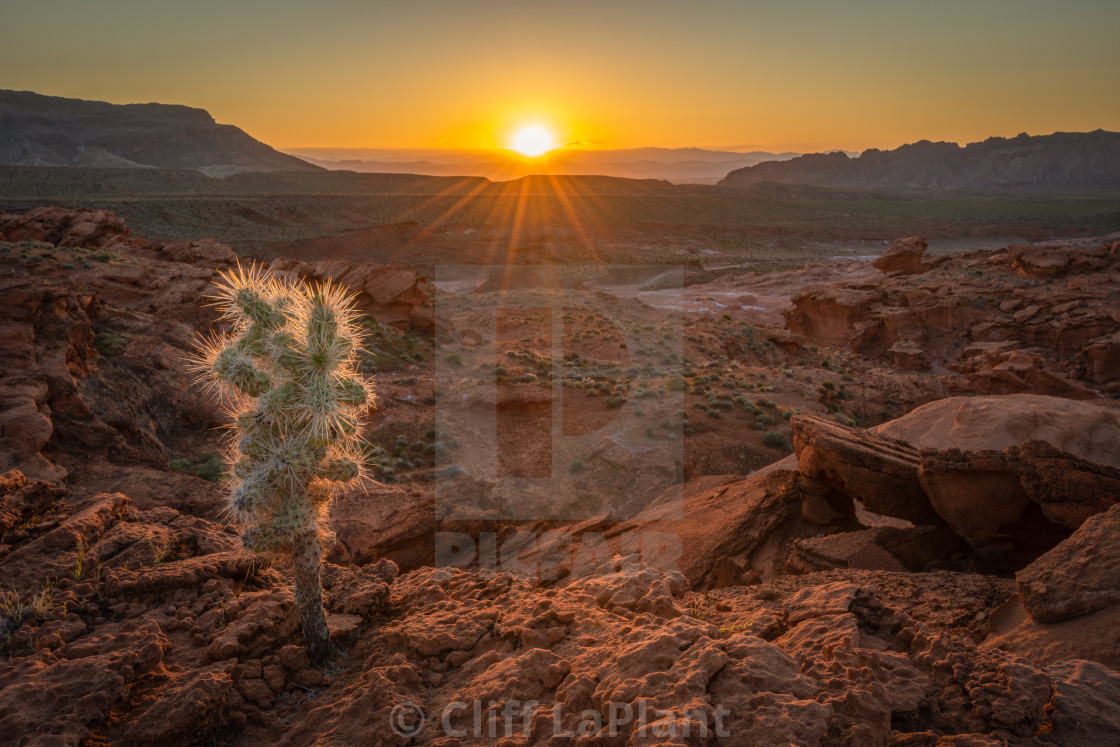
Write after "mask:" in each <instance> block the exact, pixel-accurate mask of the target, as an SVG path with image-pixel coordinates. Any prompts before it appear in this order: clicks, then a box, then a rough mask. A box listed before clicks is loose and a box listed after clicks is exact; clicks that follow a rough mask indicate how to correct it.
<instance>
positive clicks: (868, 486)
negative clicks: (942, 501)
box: [790, 415, 937, 524]
mask: <svg viewBox="0 0 1120 747" xmlns="http://www.w3.org/2000/svg"><path fill="white" fill-rule="evenodd" d="M790 425H791V426H792V427H793V445H794V448H795V449H796V451H797V467H798V470H800V472H801V473H802V474H803V475H805V476H807V477H810V478H813V479H816V480H820V481H823V482H825V483H827V484H828V485H830V486H832V487H833V488H834V489H836V490H838V491H839V492H840V493H842V494H844V495H845V496H847V497H848V498H849V499H852V500H857V501H859V502H860V503H861V504H863V506H864V507H865V508H867V509H868V510H870V511H873V512H875V513H878V514H884V515H886V516H894V517H897V518H900V519H906V520H907V521H911V522H913V523H915V524H928V523H931V522H936V521H937V515H936V513H935V512H934V510H933V507H932V506H931V505H930V502H929V498H928V497H927V496H926V493H925V491H924V490H923V489H922V486H921V483H920V482H919V480H918V466H919V460H918V452H917V450H916V449H915V448H914V447H913V446H910V445H909V444H907V443H905V442H904V441H901V440H897V439H894V438H891V437H889V436H885V435H882V434H880V433H876V432H873V431H860V430H857V429H856V428H851V427H848V426H844V425H840V424H839V423H836V422H835V421H832V420H828V419H826V418H821V417H817V416H815V415H795V416H794V417H793V418H791V419H790Z"/></svg>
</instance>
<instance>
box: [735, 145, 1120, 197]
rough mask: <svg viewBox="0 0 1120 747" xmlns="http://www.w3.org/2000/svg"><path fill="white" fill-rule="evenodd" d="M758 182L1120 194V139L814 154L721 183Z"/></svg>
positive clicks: (767, 165)
mask: <svg viewBox="0 0 1120 747" xmlns="http://www.w3.org/2000/svg"><path fill="white" fill-rule="evenodd" d="M761 182H778V183H783V184H805V185H812V186H818V187H849V188H867V189H884V190H908V189H923V190H1011V191H1024V192H1068V191H1071V190H1080V189H1102V188H1120V133H1116V132H1107V131H1105V130H1095V131H1093V132H1056V133H1054V134H1052V135H1038V136H1030V135H1027V134H1025V133H1024V134H1021V135H1019V136H1017V137H1013V138H999V137H992V138H988V139H987V140H984V141H982V142H979V143H969V144H968V145H967V146H965V147H963V148H962V147H961V146H959V145H957V144H956V143H946V142H938V143H934V142H930V141H928V140H922V141H920V142H917V143H912V144H909V145H903V146H901V147H899V148H896V149H894V150H888V151H882V150H878V149H871V150H866V151H864V152H863V153H862V154H860V155H859V157H857V158H849V157H848V156H847V155H845V154H843V153H812V154H808V155H804V156H801V157H799V158H794V159H791V160H789V161H783V162H766V163H760V164H757V165H754V166H748V167H745V168H741V169H736V170H735V171H732V172H731V173H729V174H728V175H727V177H726V178H724V179H723V180H722V181H720V182H719V183H720V184H721V185H724V186H743V187H745V186H750V185H753V184H759V183H761Z"/></svg>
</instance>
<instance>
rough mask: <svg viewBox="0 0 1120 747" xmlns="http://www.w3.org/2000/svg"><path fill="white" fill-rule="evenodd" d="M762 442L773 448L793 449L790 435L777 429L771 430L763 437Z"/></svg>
mask: <svg viewBox="0 0 1120 747" xmlns="http://www.w3.org/2000/svg"><path fill="white" fill-rule="evenodd" d="M762 443H763V444H764V445H765V446H769V447H770V448H771V449H781V450H782V451H787V452H789V451H793V445H792V444H790V442H789V436H787V435H786V434H784V433H778V432H777V431H771V432H770V433H767V434H766V435H765V436H763V437H762Z"/></svg>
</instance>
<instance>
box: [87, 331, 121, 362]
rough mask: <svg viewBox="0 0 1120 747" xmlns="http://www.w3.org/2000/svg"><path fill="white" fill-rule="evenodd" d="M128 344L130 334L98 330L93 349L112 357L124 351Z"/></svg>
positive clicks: (99, 353)
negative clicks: (116, 333)
mask: <svg viewBox="0 0 1120 747" xmlns="http://www.w3.org/2000/svg"><path fill="white" fill-rule="evenodd" d="M127 345H128V335H114V334H113V333H112V332H98V333H97V334H95V335H94V336H93V349H94V350H96V351H97V353H98V355H103V356H105V357H106V358H112V357H114V356H117V355H120V354H121V353H123V352H124V349H125V346H127Z"/></svg>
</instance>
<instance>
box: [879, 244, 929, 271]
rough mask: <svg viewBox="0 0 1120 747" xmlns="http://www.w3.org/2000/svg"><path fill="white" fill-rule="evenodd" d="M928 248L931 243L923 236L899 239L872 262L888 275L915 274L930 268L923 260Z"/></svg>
mask: <svg viewBox="0 0 1120 747" xmlns="http://www.w3.org/2000/svg"><path fill="white" fill-rule="evenodd" d="M927 248H929V245H928V244H927V243H926V240H925V239H924V238H922V237H921V236H911V237H910V238H907V239H898V240H897V241H895V242H894V243H893V244H891V245H890V247H888V248H887V250H886V251H885V252H883V253H882V254H880V255H879V256H878V257H877V258H876V259H875V261H874V262H872V263H871V264H873V265H875V267H876V268H878V269H879V271H880V272H883V273H885V274H887V275H890V274H897V275H915V274H917V273H920V272H925V271H926V270H928V269H929V266H928V265H927V264H926V263H925V262H924V261H923V259H924V257H923V255H924V254H925V252H926V249H927Z"/></svg>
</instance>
